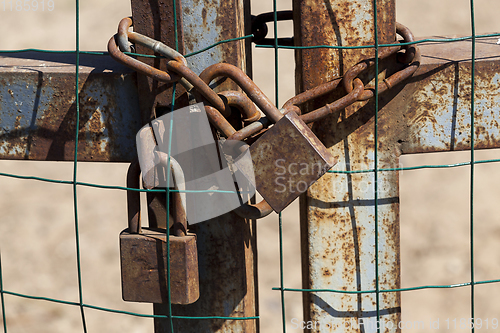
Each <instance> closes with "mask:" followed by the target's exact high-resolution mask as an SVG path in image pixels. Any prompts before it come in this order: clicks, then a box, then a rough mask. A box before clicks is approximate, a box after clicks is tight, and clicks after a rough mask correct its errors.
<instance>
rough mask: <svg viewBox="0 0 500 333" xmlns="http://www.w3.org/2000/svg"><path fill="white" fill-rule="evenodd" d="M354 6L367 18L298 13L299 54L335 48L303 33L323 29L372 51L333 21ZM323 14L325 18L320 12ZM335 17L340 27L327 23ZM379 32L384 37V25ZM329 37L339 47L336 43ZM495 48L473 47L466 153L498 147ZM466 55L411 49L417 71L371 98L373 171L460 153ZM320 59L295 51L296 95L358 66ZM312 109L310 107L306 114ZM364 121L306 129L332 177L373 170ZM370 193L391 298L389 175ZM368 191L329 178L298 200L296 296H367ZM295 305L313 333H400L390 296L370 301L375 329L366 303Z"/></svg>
mask: <svg viewBox="0 0 500 333" xmlns="http://www.w3.org/2000/svg"><path fill="white" fill-rule="evenodd" d="M356 4H357V5H360V6H359V7H358V6H356V7H357V8H358V13H357V15H359V16H362V17H366V16H367V15H368V16H369V15H370V11H371V10H372V9H371V8H372V1H349V2H348V3H345V4H342V1H331V2H330V4H327V5H326V7H327V8H320V9H318V11H320V12H321V11H324V12H323V14H321V15H320V14H318V13H317V11H316V9H314V10H312V11H310V12H307V11H305V12H302V11H300V13H301V14H300V15H299V17H298V18H296V20H299V21H296V22H295V23H296V24H295V26H296V27H301V28H300V29H301V31H302V35H300V36H301V37H300V40H299V44H300V45H315V44H316V45H320V44H329V45H339V44H341V43H339V42H338V41H337V39H335V37H334V36H333V35H332V34H329V33H326V34H325V35H326V36H321V38H320V39H318V34H317V33H313V32H314V30H313V29H312V28H311V27H310V26H308V24H311V25H313V24H314V25H315V26H320V27H322V29H323V30H327V31H328V29H329V27H331V26H332V25H333V27H332V28H331V29H332V30H334V31H342V29H343V31H344V32H345V33H346V34H347V36H356V38H357V39H356V40H355V41H354V42H355V43H357V45H363V44H364V45H366V44H373V37H371V35H370V34H366V35H362V34H361V35H360V33H359V28H358V27H356V25H355V24H354V23H353V22H355V20H354V19H352V17H350V16H349V15H348V14H346V13H344V14H345V15H341V13H339V12H342V10H343V9H339V7H340V8H342V7H343V6H344V7H349V8H351V7H352V6H355V5H356ZM299 5H301V4H300V2H299ZM378 5H379V6H380V7H379V8H380V11H382V10H385V9H384V7H386V6H387V7H388V11H389V13H390V12H391V11H392V10H393V4H391V3H390V2H378ZM305 6H308V5H305ZM329 6H330V7H331V8H335V10H332V11H330V12H328V7H329ZM320 7H321V6H320ZM296 8H301V7H296ZM360 8H362V9H363V10H360ZM380 11H379V15H380ZM345 12H348V10H345ZM326 13H329V14H326ZM336 17H340V18H342V19H341V20H338V21H337V20H336V19H335V18H336ZM318 18H321V20H319V19H318ZM309 22H311V23H309ZM332 22H334V23H333V24H332ZM379 22H380V19H379ZM382 22H383V20H382ZM370 24H372V25H373V23H372V18H369V17H368V18H367V21H366V23H365V26H370ZM382 24H383V23H382ZM335 25H338V26H339V28H335ZM323 27H326V28H323ZM340 27H343V28H340ZM385 27H386V28H387V29H388V30H391V29H392V27H391V25H390V24H387V25H385ZM383 28H384V26H381V27H380V29H383ZM329 35H332V37H329ZM339 35H340V36H342V37H344V34H337V36H339ZM296 36H297V33H296ZM360 36H362V37H360ZM337 38H338V37H337ZM346 38H349V37H346ZM379 42H382V41H379ZM386 42H389V40H386ZM495 42H496V40H495V39H485V40H481V43H478V44H477V45H476V47H477V53H476V55H477V62H476V77H475V80H476V91H475V100H476V102H475V114H476V118H475V127H476V133H475V134H476V139H475V148H497V147H500V134H499V131H500V130H499V125H498V122H497V121H498V118H499V115H500V96H499V94H500V89H499V88H500V74H499V73H500V66H499V65H500V56H499V52H498V45H496V44H495ZM355 43H345V44H344V45H356V44H355ZM470 48H471V42H470V41H462V42H456V43H437V44H436V43H429V44H426V45H421V52H422V62H421V66H420V68H419V69H418V71H417V72H416V73H415V74H414V75H413V77H412V78H411V79H410V80H408V81H406V82H403V83H401V84H399V85H397V86H395V87H394V88H393V89H392V90H391V91H389V92H387V93H385V94H383V95H381V96H380V97H379V110H378V128H379V132H378V161H377V162H378V168H393V167H398V166H399V157H400V156H401V154H409V153H422V152H431V151H433V152H437V151H450V150H463V149H470V82H471V77H470V68H471V59H470V54H471V49H470ZM311 52H312V51H311ZM323 52H327V51H323ZM330 52H331V53H332V54H330V55H329V56H322V57H318V56H316V57H313V56H312V55H307V54H306V55H307V56H308V57H305V56H304V54H303V53H302V54H301V52H300V51H298V56H299V59H298V62H299V64H301V66H302V67H298V70H299V73H298V77H299V80H298V82H299V91H302V90H305V89H308V88H310V87H312V86H314V84H313V83H312V81H315V84H319V83H322V82H324V81H326V80H327V79H328V78H329V77H330V76H331V73H338V74H341V73H343V72H344V69H345V68H346V67H347V68H348V67H349V66H351V65H353V64H354V63H355V62H357V61H359V60H361V59H360V56H359V55H354V54H352V53H351V54H350V56H349V58H347V57H345V58H344V59H342V56H343V54H342V53H341V52H339V51H337V52H338V54H337V56H335V54H334V51H330ZM301 56H302V57H301ZM351 57H352V58H351ZM332 59H333V60H332ZM334 60H339V61H338V63H339V64H340V65H339V66H340V67H341V68H340V69H339V67H336V66H334V64H335V63H336V62H335V61H334ZM329 61H330V62H329ZM391 61H393V63H392V64H393V65H391V64H390V63H389V64H381V67H382V68H385V69H386V71H387V72H388V73H389V72H391V71H395V70H397V68H393V67H397V66H395V65H394V59H392V60H391ZM318 62H319V63H318ZM346 62H347V64H346ZM330 65H331V68H330V67H328V66H330ZM317 68H323V69H325V72H321V73H320V72H318V71H317ZM318 73H319V74H320V75H318ZM388 75H389V74H388ZM312 109H314V105H313V106H311V107H310V110H312ZM374 112H375V110H374V108H373V101H369V102H368V103H367V104H364V105H354V106H353V107H350V108H347V109H346V110H345V111H342V112H340V113H338V114H335V115H333V116H332V117H331V118H330V119H329V121H325V122H322V123H321V124H314V126H313V130H314V131H315V133H316V134H317V135H318V136H319V137H320V138H321V139H322V141H323V142H325V144H326V146H327V147H328V148H329V149H330V151H331V152H332V153H333V154H334V156H336V157H338V159H339V163H338V164H337V167H336V169H337V170H349V171H355V170H366V169H374V166H375V164H374V163H375V161H374ZM378 189H379V192H378V203H379V206H378V207H377V209H378V216H379V220H378V223H379V230H378V234H379V238H378V242H379V253H378V258H379V262H378V265H379V276H378V279H379V289H381V290H384V289H395V288H400V269H399V176H398V173H397V172H382V173H380V174H379V175H378ZM374 191H375V189H374V174H373V173H363V174H329V175H326V176H324V177H323V178H321V179H320V181H318V182H317V183H316V184H314V185H313V186H312V187H311V189H310V190H309V191H308V193H307V196H304V197H303V198H302V201H301V225H302V228H303V233H302V234H303V238H302V250H303V260H304V264H303V267H304V271H303V284H304V288H308V289H334V290H341V291H342V290H348V291H361V290H363V291H366V290H375V289H376V286H375V276H374V274H375V266H374V265H375V253H374V248H375V236H374V235H375V230H374V211H375V202H374ZM304 303H305V304H304V312H305V320H306V321H308V320H310V321H313V322H316V323H317V325H316V326H317V327H320V330H321V332H330V331H332V332H333V331H335V332H344V331H349V332H352V331H354V332H376V331H377V326H378V327H380V328H381V331H383V332H399V331H400V330H399V328H398V323H399V321H400V315H401V309H400V296H399V293H382V294H380V315H381V317H380V321H379V322H377V321H376V320H377V318H376V316H377V312H376V302H375V295H374V293H364V294H342V293H318V292H312V293H305V295H304ZM360 319H362V320H363V321H364V324H363V325H360Z"/></svg>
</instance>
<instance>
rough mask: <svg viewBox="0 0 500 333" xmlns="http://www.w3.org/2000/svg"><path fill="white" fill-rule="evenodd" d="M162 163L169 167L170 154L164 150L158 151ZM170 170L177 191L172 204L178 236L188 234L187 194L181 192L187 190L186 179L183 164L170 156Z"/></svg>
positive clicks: (173, 192)
mask: <svg viewBox="0 0 500 333" xmlns="http://www.w3.org/2000/svg"><path fill="white" fill-rule="evenodd" d="M156 154H157V156H158V158H159V162H160V164H161V165H162V166H163V167H164V168H167V167H168V164H169V163H168V159H169V157H168V154H165V153H163V152H156ZM170 172H171V173H172V178H173V179H174V184H171V185H174V188H175V189H176V191H172V192H171V193H172V206H173V212H174V213H173V216H172V217H173V218H174V224H173V226H172V227H173V228H174V235H176V236H186V235H187V215H186V199H185V197H186V194H185V193H183V192H180V191H182V190H185V179H184V172H183V171H182V168H181V165H180V164H179V162H177V161H176V160H175V159H174V158H173V157H170Z"/></svg>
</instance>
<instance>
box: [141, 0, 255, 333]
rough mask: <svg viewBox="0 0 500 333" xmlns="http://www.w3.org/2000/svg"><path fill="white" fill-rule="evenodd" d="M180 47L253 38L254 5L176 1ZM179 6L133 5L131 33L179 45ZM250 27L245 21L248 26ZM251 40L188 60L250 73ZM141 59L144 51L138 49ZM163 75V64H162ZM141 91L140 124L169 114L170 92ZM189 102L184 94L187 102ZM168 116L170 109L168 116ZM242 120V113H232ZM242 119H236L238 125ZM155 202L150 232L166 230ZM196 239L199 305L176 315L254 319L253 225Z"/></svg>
mask: <svg viewBox="0 0 500 333" xmlns="http://www.w3.org/2000/svg"><path fill="white" fill-rule="evenodd" d="M175 5H176V12H177V16H178V19H177V22H178V26H177V41H178V48H179V50H180V52H181V53H183V54H189V53H191V52H194V51H198V50H201V49H203V48H204V47H207V46H210V45H212V44H214V43H216V42H218V41H222V40H226V39H231V38H235V37H241V36H243V35H246V34H249V31H245V29H249V28H250V26H249V24H245V20H249V19H250V15H249V13H250V7H249V1H247V0H238V1H224V0H204V1H197V0H182V1H181V0H177V1H176V2H175ZM173 6H174V1H168V2H163V1H156V0H155V1H143V0H132V15H133V20H134V29H135V30H136V31H138V32H140V33H142V34H144V35H147V36H151V37H153V38H155V39H158V40H161V41H162V42H164V43H166V44H168V45H171V46H174V45H175V44H174V41H175V40H176V36H175V29H174V20H173V15H171V14H172V13H174V7H173ZM247 23H248V22H247ZM249 43H250V41H249V40H247V41H235V42H231V43H228V44H222V45H219V46H217V47H215V48H213V49H211V50H209V51H207V52H204V53H201V54H198V55H195V56H193V57H190V58H188V59H187V60H188V65H189V66H190V67H191V69H193V71H194V72H195V73H196V74H200V73H201V72H202V71H203V70H204V69H205V68H206V67H208V66H210V65H212V64H215V63H219V62H227V63H230V64H233V65H235V66H238V67H239V68H242V69H244V70H246V71H247V72H250V68H249V66H247V64H249V63H250V62H249V61H250V57H249V56H247V52H246V50H249ZM138 51H139V52H141V53H142V52H147V50H142V49H139V50H138ZM156 65H159V66H160V68H161V66H162V64H161V62H159V63H158V64H156ZM138 84H139V89H140V90H141V89H142V91H144V92H145V93H146V94H148V96H146V97H145V98H144V101H145V104H144V105H142V113H143V119H144V120H148V119H150V118H151V117H154V116H155V115H157V116H158V115H160V114H161V113H162V112H161V111H162V110H161V108H162V107H167V108H170V107H169V105H170V103H171V98H172V97H171V96H172V92H171V91H172V90H171V89H165V88H168V87H165V86H163V87H162V85H161V84H159V83H158V82H154V81H152V80H151V79H146V78H141V77H140V76H139V80H138ZM217 89H220V90H228V89H230V90H236V89H237V87H236V86H235V85H234V84H233V83H232V82H231V81H230V80H226V81H225V82H219V86H218V87H217ZM184 96H185V95H184ZM186 102H187V99H185V98H183V91H182V89H181V90H177V94H176V108H177V107H180V106H182V105H183V104H182V103H186ZM164 110H165V109H164ZM234 113H235V114H237V113H238V112H234ZM236 119H238V118H236ZM148 201H149V202H150V204H149V205H150V208H151V209H150V212H152V213H153V214H150V215H151V217H152V218H151V219H150V225H156V226H162V225H163V223H164V220H165V208H164V202H165V198H164V197H163V198H162V197H160V198H158V197H154V198H150V199H149V200H148ZM192 229H194V230H195V232H196V235H197V246H198V262H199V274H200V298H199V300H198V301H196V302H195V303H194V304H190V305H182V306H181V305H174V306H172V314H173V315H176V316H188V317H210V316H218V317H253V316H256V315H257V313H258V311H257V301H256V295H257V287H256V286H257V284H256V283H257V280H256V264H257V262H256V252H255V251H256V247H255V246H256V238H255V221H250V220H245V219H243V218H241V217H239V216H237V215H236V214H234V213H228V214H225V215H223V216H220V217H218V218H215V219H212V220H210V221H208V222H203V223H199V224H196V225H195V226H193V227H192ZM154 313H155V314H157V315H159V314H161V315H168V314H169V309H168V306H167V304H155V305H154ZM173 325H174V327H173V329H174V331H175V332H255V331H257V327H258V322H257V320H223V319H202V320H197V319H174V320H173ZM170 331H171V327H170V320H168V319H156V320H155V332H157V333H160V332H170Z"/></svg>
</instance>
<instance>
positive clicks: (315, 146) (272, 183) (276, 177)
mask: <svg viewBox="0 0 500 333" xmlns="http://www.w3.org/2000/svg"><path fill="white" fill-rule="evenodd" d="M221 76H222V77H229V78H231V79H232V80H233V81H234V82H236V83H237V84H238V85H239V86H240V87H241V88H242V90H243V91H244V92H245V93H246V94H247V96H248V97H249V98H250V99H251V100H252V101H253V102H254V103H255V104H256V105H257V106H258V107H259V108H260V109H261V110H262V111H263V112H264V113H265V114H266V116H267V119H269V120H271V121H272V122H273V123H274V125H273V126H272V127H271V128H269V129H268V130H267V132H266V133H264V134H263V135H262V136H261V137H260V138H259V139H258V140H257V141H256V142H254V143H253V144H252V145H251V146H250V148H249V149H250V154H251V156H252V162H253V173H254V178H255V182H256V184H255V187H256V189H257V191H258V192H259V193H260V194H261V195H262V197H263V198H264V199H265V200H266V201H267V203H268V204H269V205H270V206H271V207H272V208H273V210H274V211H275V212H280V211H282V210H283V209H284V208H285V207H286V206H288V205H289V204H290V203H291V202H292V201H293V200H295V199H296V198H297V197H298V196H299V195H300V194H301V193H303V192H305V191H306V190H307V189H308V188H309V187H310V186H311V185H312V184H313V183H314V182H315V181H316V180H318V179H319V178H320V177H321V176H322V175H323V174H325V173H326V172H327V171H328V170H329V169H331V168H332V167H333V166H334V165H335V164H336V160H335V158H334V157H333V156H332V155H331V154H330V153H329V152H328V150H327V149H326V147H325V146H324V145H323V143H321V141H320V140H319V139H318V138H317V137H316V135H314V133H313V132H312V131H311V130H310V129H309V127H308V126H307V125H306V124H305V123H304V122H303V121H302V120H301V119H300V117H299V116H298V115H297V114H296V113H295V112H288V113H287V114H285V115H283V114H282V113H281V112H280V111H279V110H278V109H277V108H276V107H275V106H274V105H273V104H272V102H271V101H270V100H269V99H268V98H267V96H266V95H265V94H264V93H263V92H262V91H261V90H260V89H259V87H257V86H256V85H255V84H254V83H253V81H252V80H251V79H250V78H249V77H248V76H247V75H246V74H245V73H244V72H243V71H242V70H241V69H239V68H238V67H236V66H233V65H230V64H224V63H219V64H215V65H212V66H209V67H207V68H206V69H205V70H204V71H203V72H202V73H201V74H200V78H201V79H202V80H203V81H204V82H205V83H206V84H210V82H211V81H212V80H213V79H216V78H217V77H221ZM194 85H195V87H196V83H195V84H194ZM212 111H213V110H212ZM207 114H208V115H209V116H210V117H211V118H212V119H211V122H212V124H218V123H223V124H224V125H225V126H226V127H229V125H228V124H227V121H224V120H223V117H222V116H221V115H220V117H219V115H217V114H216V116H217V118H218V119H214V117H213V116H214V114H215V113H214V112H207ZM262 122H263V121H261V124H262ZM217 127H218V128H219V129H222V126H217ZM222 131H223V132H226V133H224V134H226V135H227V134H230V135H229V136H228V140H231V139H235V138H236V137H238V138H241V135H239V134H241V133H243V132H242V131H239V132H236V131H234V129H232V130H231V132H228V131H224V130H223V129H222ZM242 171H244V170H242ZM250 178H251V177H250ZM250 178H249V179H250Z"/></svg>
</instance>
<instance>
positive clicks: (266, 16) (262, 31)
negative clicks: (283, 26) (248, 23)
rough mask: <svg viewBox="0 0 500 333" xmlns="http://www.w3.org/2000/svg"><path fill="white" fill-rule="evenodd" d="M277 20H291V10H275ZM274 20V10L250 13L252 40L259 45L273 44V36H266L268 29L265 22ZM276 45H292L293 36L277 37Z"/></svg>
mask: <svg viewBox="0 0 500 333" xmlns="http://www.w3.org/2000/svg"><path fill="white" fill-rule="evenodd" d="M276 20H277V21H291V20H293V11H291V10H283V11H278V12H276ZM270 22H274V12H269V13H262V14H259V15H257V16H254V15H252V34H253V35H254V37H253V38H252V42H254V43H255V44H260V45H274V43H275V41H274V38H266V36H267V33H268V31H269V29H268V28H267V23H270ZM278 45H280V46H293V45H294V39H293V37H281V38H278Z"/></svg>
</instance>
